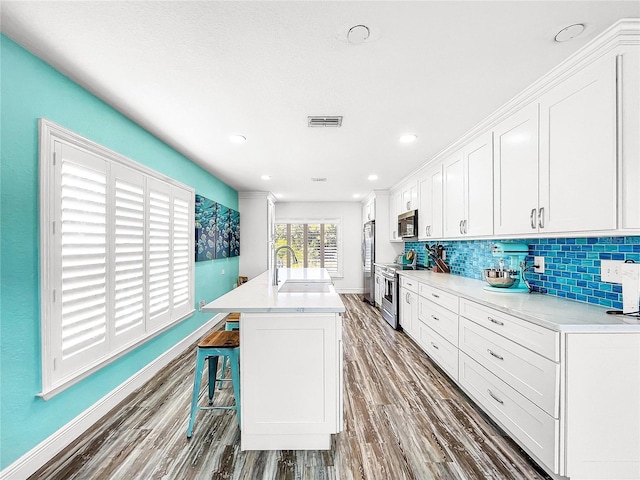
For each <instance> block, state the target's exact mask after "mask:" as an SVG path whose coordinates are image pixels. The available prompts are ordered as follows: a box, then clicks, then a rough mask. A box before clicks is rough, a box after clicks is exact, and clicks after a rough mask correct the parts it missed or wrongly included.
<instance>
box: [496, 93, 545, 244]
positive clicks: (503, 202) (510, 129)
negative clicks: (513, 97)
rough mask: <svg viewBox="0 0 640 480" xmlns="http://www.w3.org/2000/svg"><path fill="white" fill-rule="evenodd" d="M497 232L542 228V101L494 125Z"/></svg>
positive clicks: (533, 230)
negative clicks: (540, 223)
mask: <svg viewBox="0 0 640 480" xmlns="http://www.w3.org/2000/svg"><path fill="white" fill-rule="evenodd" d="M494 142H495V143H494V159H493V185H494V199H493V207H494V218H493V220H494V234H495V235H500V234H520V233H535V232H537V231H538V226H537V225H538V223H537V212H538V104H537V103H532V104H530V105H528V106H526V107H524V108H523V109H522V110H520V111H518V112H516V113H515V114H513V115H511V116H510V117H509V118H507V119H506V120H504V121H503V122H502V123H500V124H498V125H497V126H496V127H495V129H494Z"/></svg>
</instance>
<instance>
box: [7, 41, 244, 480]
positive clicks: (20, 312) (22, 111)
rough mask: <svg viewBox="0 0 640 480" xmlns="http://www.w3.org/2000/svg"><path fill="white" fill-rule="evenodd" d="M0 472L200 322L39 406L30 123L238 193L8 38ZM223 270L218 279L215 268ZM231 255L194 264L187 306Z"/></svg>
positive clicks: (224, 198) (209, 189) (228, 199)
mask: <svg viewBox="0 0 640 480" xmlns="http://www.w3.org/2000/svg"><path fill="white" fill-rule="evenodd" d="M0 49H1V50H0V62H1V63H0V65H1V73H0V75H1V77H0V81H1V85H0V87H1V96H0V102H1V118H0V121H1V134H0V142H1V143H0V153H1V158H2V164H1V170H0V195H1V200H2V201H1V206H0V220H1V221H0V232H1V233H2V237H1V238H2V243H1V246H0V278H1V283H0V319H1V320H0V445H1V457H0V469H4V468H5V467H7V466H8V465H9V464H11V463H12V462H14V461H15V460H16V459H18V458H19V457H20V456H22V455H23V454H25V453H26V452H28V451H29V450H30V449H32V448H33V447H35V446H36V445H37V444H38V443H40V442H41V441H42V440H44V439H46V438H47V437H48V436H50V435H51V434H53V433H54V432H55V431H56V430H58V429H59V428H60V427H62V426H64V425H65V424H66V423H67V422H69V421H70V420H72V419H73V418H74V417H76V416H77V415H78V414H80V413H81V412H83V411H84V410H86V409H87V408H88V407H90V406H91V405H93V404H94V403H95V402H96V401H98V400H99V399H100V398H102V397H103V396H104V395H106V394H107V393H108V392H110V391H111V390H112V389H114V388H115V387H117V386H118V385H120V384H121V383H122V382H123V381H125V380H126V379H127V378H129V377H130V376H131V375H133V374H135V373H136V372H137V371H139V370H140V369H141V368H143V367H144V366H146V365H147V364H149V363H150V362H152V361H153V360H154V359H156V358H157V357H158V356H160V355H161V354H162V353H164V352H165V351H166V350H168V349H169V348H171V347H172V346H173V345H175V344H176V343H177V342H179V341H180V340H182V339H183V338H185V337H186V336H188V335H189V334H190V333H191V332H193V331H194V330H196V329H197V328H198V327H200V326H201V325H202V324H203V323H205V322H206V321H207V320H208V319H209V318H210V317H211V314H202V313H198V312H197V310H196V313H195V314H194V315H193V316H192V317H190V318H189V319H187V320H185V321H183V322H181V323H180V324H179V325H177V326H175V327H173V328H172V329H170V330H169V331H167V332H165V333H163V334H162V335H160V336H158V337H156V338H154V339H153V340H151V341H150V342H147V343H146V344H145V345H143V346H141V347H139V348H137V349H136V350H134V351H133V352H131V353H130V354H128V355H126V356H125V357H123V358H121V359H119V360H117V361H116V362H114V363H112V364H110V365H109V366H107V367H105V368H103V369H101V370H100V371H98V372H96V373H95V374H93V375H91V376H90V377H89V378H87V379H85V380H83V381H82V382H80V383H78V384H76V385H74V386H73V387H71V388H69V389H67V390H65V391H64V392H62V393H61V394H59V395H57V396H55V397H54V398H52V399H51V400H49V401H46V402H45V401H43V400H41V399H39V398H38V397H36V395H37V394H38V393H39V392H40V389H41V381H40V373H41V372H40V371H41V367H40V362H41V360H40V299H39V285H40V283H39V282H40V279H39V234H40V231H39V212H38V119H39V118H40V117H44V118H47V119H49V120H51V121H53V122H56V123H58V124H60V125H62V126H64V127H66V128H68V129H70V130H72V131H74V132H76V133H78V134H80V135H82V136H84V137H87V138H89V139H90V140H93V141H95V142H97V143H99V144H101V145H104V146H106V147H108V148H110V149H112V150H114V151H116V152H118V153H120V154H123V155H125V156H126V157H128V158H130V159H132V160H134V161H136V162H138V163H141V164H143V165H146V166H148V167H150V168H153V169H154V170H157V171H159V172H161V173H163V174H165V175H167V176H170V177H172V178H175V179H176V180H178V181H180V182H182V183H185V184H187V185H190V186H192V187H193V188H194V189H195V190H196V192H197V193H199V194H201V195H204V196H205V197H207V198H210V199H212V200H216V201H218V202H220V203H222V204H224V205H227V206H228V207H231V208H234V209H236V210H237V209H238V194H237V192H236V191H235V190H233V189H232V188H231V187H229V186H228V185H226V184H224V183H222V182H221V181H219V180H218V179H217V178H215V177H213V176H211V175H210V174H209V173H207V172H206V171H204V170H202V169H201V168H200V167H198V166H197V165H195V164H194V163H192V162H191V161H190V160H189V159H188V158H186V157H184V156H183V155H181V154H179V153H178V152H176V151H175V150H173V149H171V148H170V147H169V146H167V145H166V144H164V143H163V142H161V141H160V140H158V139H157V138H156V137H154V136H153V135H151V134H150V133H149V132H147V131H146V130H144V129H142V128H141V127H140V126H138V125H136V124H135V123H133V122H132V121H131V120H129V119H127V118H126V117H125V116H123V115H122V114H120V113H118V112H117V111H116V110H114V109H113V108H111V107H110V106H108V105H107V104H105V103H104V102H103V101H102V100H100V99H98V98H96V97H95V96H93V95H92V94H91V93H89V92H88V91H86V90H85V89H83V88H82V87H80V86H79V85H77V84H76V83H74V82H73V81H71V80H70V79H69V78H67V77H65V76H64V75H62V74H61V73H60V72H58V71H56V70H55V69H53V68H52V67H51V66H49V65H47V64H46V63H44V62H43V61H41V60H40V59H38V58H37V57H35V56H33V55H32V54H31V53H29V52H28V51H26V50H25V49H23V48H22V47H21V46H19V45H18V44H16V43H15V42H13V41H12V40H10V39H9V38H8V37H6V36H4V35H2V36H0ZM223 269H224V270H225V271H226V272H225V275H222V274H221V270H223ZM237 276H238V258H237V257H236V258H232V259H221V260H215V261H212V262H199V263H197V264H196V266H195V301H196V304H197V301H198V300H201V299H205V300H208V301H210V300H212V299H214V298H217V297H218V296H220V295H221V294H223V293H226V292H227V291H229V290H230V289H231V288H232V285H233V283H234V282H235V281H236V279H237Z"/></svg>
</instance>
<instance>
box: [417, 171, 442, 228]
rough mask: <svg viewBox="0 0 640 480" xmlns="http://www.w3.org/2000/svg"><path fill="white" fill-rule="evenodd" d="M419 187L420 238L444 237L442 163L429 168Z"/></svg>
mask: <svg viewBox="0 0 640 480" xmlns="http://www.w3.org/2000/svg"><path fill="white" fill-rule="evenodd" d="M418 187H419V192H418V197H419V198H420V206H419V207H418V240H426V239H437V238H442V164H438V165H436V166H433V167H431V168H429V169H428V170H427V171H426V172H425V174H424V175H423V176H422V177H421V178H420V180H419V183H418Z"/></svg>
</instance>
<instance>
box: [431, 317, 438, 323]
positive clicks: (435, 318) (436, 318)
mask: <svg viewBox="0 0 640 480" xmlns="http://www.w3.org/2000/svg"><path fill="white" fill-rule="evenodd" d="M431 318H433V319H434V320H436V321H438V322H439V321H440V319H439V318H438V317H436V316H435V315H431Z"/></svg>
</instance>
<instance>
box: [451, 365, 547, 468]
mask: <svg viewBox="0 0 640 480" xmlns="http://www.w3.org/2000/svg"><path fill="white" fill-rule="evenodd" d="M459 383H460V385H461V386H462V387H463V388H464V389H465V390H467V391H468V392H469V393H470V394H471V395H472V396H473V398H474V399H475V401H476V402H477V403H478V404H479V406H480V407H482V408H483V409H484V410H485V411H487V412H489V413H490V414H491V415H492V416H493V417H494V418H495V419H496V420H498V421H499V422H500V423H501V424H502V426H503V427H504V428H506V429H507V431H508V432H509V433H510V434H511V435H512V437H513V438H514V439H515V440H518V441H520V443H521V444H522V445H524V446H525V447H526V448H527V449H529V451H530V452H531V453H532V454H534V455H535V456H536V457H537V458H539V459H540V460H541V461H542V462H543V463H544V464H545V465H547V466H548V467H551V468H552V469H553V470H554V471H556V472H557V471H558V464H559V458H558V455H559V453H560V450H559V448H558V443H559V441H560V420H558V419H557V418H553V417H552V416H551V415H549V414H547V413H546V412H544V411H543V410H541V409H540V408H538V407H537V406H536V405H535V404H533V403H532V402H530V401H529V400H528V399H527V398H526V397H524V396H523V395H521V394H520V393H518V392H517V391H516V390H515V389H514V388H511V387H510V386H509V385H507V384H506V383H505V382H503V381H502V380H500V379H499V378H498V377H496V376H495V375H493V374H492V373H491V372H489V370H487V369H486V368H484V367H483V366H482V365H480V364H479V363H478V362H476V361H475V360H473V359H471V358H470V357H469V356H467V355H466V354H464V353H462V352H460V369H459Z"/></svg>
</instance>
